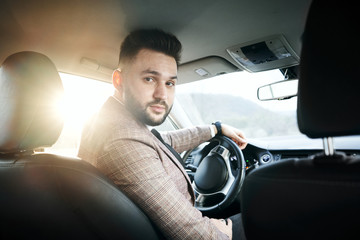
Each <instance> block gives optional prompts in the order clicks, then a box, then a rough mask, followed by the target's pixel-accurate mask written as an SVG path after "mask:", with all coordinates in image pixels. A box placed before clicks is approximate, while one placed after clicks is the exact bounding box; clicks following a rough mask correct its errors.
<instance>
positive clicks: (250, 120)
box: [176, 70, 300, 138]
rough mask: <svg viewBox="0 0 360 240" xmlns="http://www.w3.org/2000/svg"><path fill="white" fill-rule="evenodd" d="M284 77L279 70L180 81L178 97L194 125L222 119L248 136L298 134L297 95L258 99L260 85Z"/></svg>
mask: <svg viewBox="0 0 360 240" xmlns="http://www.w3.org/2000/svg"><path fill="white" fill-rule="evenodd" d="M283 78H284V77H283V75H282V74H281V72H280V71H279V70H272V71H266V72H261V73H248V72H246V71H242V72H235V73H231V74H226V75H220V76H217V77H213V78H209V79H205V80H200V81H196V82H193V83H187V84H180V85H178V86H177V90H176V91H177V93H176V94H177V95H176V96H177V100H178V102H179V103H180V105H181V106H182V108H183V110H184V111H185V112H186V114H187V116H188V117H189V119H190V121H191V122H192V124H193V125H198V124H209V123H212V122H214V121H216V120H221V121H222V122H223V123H226V124H229V125H232V126H234V127H237V128H239V129H241V130H242V131H243V132H244V133H245V134H246V136H247V137H248V138H260V137H273V136H289V135H298V134H300V132H299V130H298V127H297V121H296V100H297V98H296V97H294V98H292V99H288V100H282V101H259V100H258V99H257V88H258V87H260V86H263V85H266V84H269V83H272V82H275V81H279V80H281V79H283Z"/></svg>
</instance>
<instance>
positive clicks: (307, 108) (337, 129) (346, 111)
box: [297, 0, 360, 138]
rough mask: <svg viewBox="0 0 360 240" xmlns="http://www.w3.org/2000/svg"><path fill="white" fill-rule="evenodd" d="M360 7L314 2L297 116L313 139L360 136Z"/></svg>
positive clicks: (305, 43) (305, 38)
mask: <svg viewBox="0 0 360 240" xmlns="http://www.w3.org/2000/svg"><path fill="white" fill-rule="evenodd" d="M359 16H360V14H359V12H358V10H357V8H356V7H355V6H354V5H353V4H350V2H348V1H346V0H345V1H342V2H341V3H339V2H338V1H328V0H314V1H313V2H312V5H311V7H310V10H309V13H308V18H307V22H306V26H305V31H304V35H303V45H302V51H301V59H300V74H299V89H298V106H297V116H298V125H299V129H300V131H301V132H302V133H304V134H306V135H307V136H308V137H311V138H319V137H330V136H345V135H357V134H360V111H359V106H360V104H359V96H360V94H359V91H360V79H359V77H358V69H359V60H358V57H359V56H360V44H359V43H358V41H357V37H356V34H357V29H358V23H359V20H360V19H359Z"/></svg>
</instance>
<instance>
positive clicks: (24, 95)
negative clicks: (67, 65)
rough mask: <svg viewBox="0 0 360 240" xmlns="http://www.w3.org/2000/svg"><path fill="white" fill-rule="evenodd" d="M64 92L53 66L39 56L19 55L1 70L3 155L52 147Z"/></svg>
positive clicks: (59, 124) (0, 146)
mask: <svg viewBox="0 0 360 240" xmlns="http://www.w3.org/2000/svg"><path fill="white" fill-rule="evenodd" d="M63 94H64V89H63V86H62V82H61V79H60V76H59V73H58V71H57V69H56V67H55V65H54V64H53V62H52V61H51V60H50V59H49V58H48V57H46V56H44V55H43V54H40V53H36V52H19V53H15V54H13V55H11V56H9V57H7V58H6V59H5V61H4V62H3V63H2V65H1V67H0V153H10V152H20V151H25V150H32V149H35V148H38V147H43V146H51V145H52V144H54V143H55V142H56V140H57V139H58V137H59V135H60V133H61V130H62V127H63V121H64V119H63V117H62V116H61V114H60V111H59V101H61V99H62V98H63Z"/></svg>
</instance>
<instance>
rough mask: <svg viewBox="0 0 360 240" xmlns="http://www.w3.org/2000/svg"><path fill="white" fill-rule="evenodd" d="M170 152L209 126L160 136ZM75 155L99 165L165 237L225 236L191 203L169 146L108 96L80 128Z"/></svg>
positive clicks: (206, 135)
mask: <svg viewBox="0 0 360 240" xmlns="http://www.w3.org/2000/svg"><path fill="white" fill-rule="evenodd" d="M161 135H162V137H163V139H164V141H165V142H167V143H168V144H170V145H171V146H172V147H173V148H174V149H175V150H176V151H178V152H183V151H185V150H189V149H192V148H194V147H196V146H197V145H199V144H200V143H202V142H205V141H207V140H209V139H210V138H211V131H210V128H209V126H200V127H194V128H190V129H184V130H176V131H171V132H168V133H166V134H161ZM78 156H79V157H80V158H82V159H84V160H85V161H88V162H90V163H91V164H92V165H94V166H95V167H97V168H98V169H100V171H102V172H103V173H104V174H105V175H107V176H108V177H109V178H110V179H112V180H113V181H114V182H115V184H116V185H117V186H118V187H119V188H120V189H121V190H122V191H123V192H124V193H125V194H126V195H127V196H128V197H129V198H130V199H131V200H132V201H134V202H135V203H136V204H137V205H138V206H139V207H140V208H141V209H142V210H143V211H144V212H145V213H146V214H147V215H148V216H149V218H150V219H151V220H152V221H153V222H154V223H155V224H156V225H157V227H158V228H159V229H160V230H161V232H162V233H163V235H164V236H165V237H166V238H167V239H228V237H227V236H226V235H225V234H224V233H222V232H220V231H219V230H218V229H217V228H216V227H215V225H213V224H212V223H211V221H210V219H209V218H207V217H203V216H202V214H201V212H200V211H199V210H197V209H196V208H195V207H194V192H193V189H192V187H191V184H190V179H189V177H188V175H187V174H186V172H185V171H184V168H183V167H182V166H181V164H180V163H179V162H178V160H177V159H176V157H175V156H174V155H173V154H172V153H171V152H170V151H169V149H168V148H167V147H166V146H165V145H164V144H163V143H161V142H160V141H159V140H158V139H157V138H156V137H155V136H154V135H153V134H152V133H151V132H150V131H149V129H148V128H147V127H146V126H145V125H144V124H142V123H140V122H138V121H137V120H136V119H135V118H134V117H133V116H132V115H131V114H130V113H129V112H128V111H127V110H126V109H125V107H124V106H123V105H122V104H121V103H120V102H118V101H117V100H116V99H114V98H113V97H110V98H109V99H108V100H107V101H106V102H105V104H104V105H103V107H102V108H101V110H100V111H99V113H98V114H97V115H96V116H94V117H93V118H92V119H91V121H89V123H88V124H87V125H86V126H85V128H84V130H83V134H82V138H81V143H80V148H79V153H78Z"/></svg>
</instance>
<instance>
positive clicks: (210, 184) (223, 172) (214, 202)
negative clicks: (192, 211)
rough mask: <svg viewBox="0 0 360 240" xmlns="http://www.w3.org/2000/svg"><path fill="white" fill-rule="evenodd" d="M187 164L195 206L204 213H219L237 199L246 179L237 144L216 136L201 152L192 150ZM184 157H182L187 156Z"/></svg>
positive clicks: (226, 138)
mask: <svg viewBox="0 0 360 240" xmlns="http://www.w3.org/2000/svg"><path fill="white" fill-rule="evenodd" d="M189 155H195V156H193V160H194V162H193V163H192V164H188V165H187V169H188V170H187V171H188V174H189V175H190V178H191V179H193V182H192V187H193V189H194V191H195V196H196V201H195V207H196V208H197V209H199V210H200V211H201V212H203V213H211V214H213V213H218V212H220V211H221V210H224V209H225V208H227V207H228V206H229V205H230V204H231V203H233V202H234V200H235V199H236V198H237V196H238V195H239V192H240V188H241V185H242V183H243V181H244V178H245V161H244V156H243V154H242V151H241V150H240V148H239V147H238V145H237V144H236V143H234V142H233V141H232V140H231V139H230V138H228V137H225V136H216V137H214V138H212V139H211V140H210V142H209V143H208V144H207V145H206V146H205V147H204V148H202V149H201V150H200V151H197V152H196V151H194V150H193V151H191V152H190V153H188V154H186V156H189ZM186 156H185V157H186Z"/></svg>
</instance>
